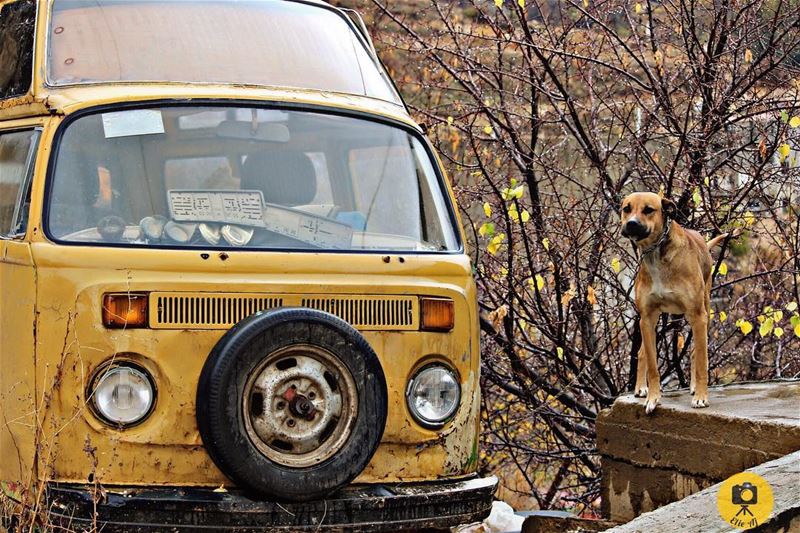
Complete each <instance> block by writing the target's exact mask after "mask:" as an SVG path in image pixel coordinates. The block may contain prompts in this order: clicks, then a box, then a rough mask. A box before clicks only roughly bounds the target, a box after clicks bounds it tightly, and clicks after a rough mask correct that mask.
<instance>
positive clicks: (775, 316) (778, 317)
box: [772, 311, 783, 324]
mask: <svg viewBox="0 0 800 533" xmlns="http://www.w3.org/2000/svg"><path fill="white" fill-rule="evenodd" d="M772 319H773V320H775V323H776V324H777V323H778V322H780V321H781V320H783V311H774V312H773V313H772Z"/></svg>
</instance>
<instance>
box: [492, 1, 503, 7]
mask: <svg viewBox="0 0 800 533" xmlns="http://www.w3.org/2000/svg"><path fill="white" fill-rule="evenodd" d="M494 5H496V6H497V7H503V0H494Z"/></svg>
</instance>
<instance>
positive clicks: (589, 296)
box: [586, 285, 597, 305]
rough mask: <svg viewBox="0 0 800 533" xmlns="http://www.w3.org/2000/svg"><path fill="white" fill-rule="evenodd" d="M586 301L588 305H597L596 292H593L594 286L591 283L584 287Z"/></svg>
mask: <svg viewBox="0 0 800 533" xmlns="http://www.w3.org/2000/svg"><path fill="white" fill-rule="evenodd" d="M586 301H587V302H589V304H590V305H597V294H596V293H595V292H594V287H592V286H591V285H589V288H588V289H586Z"/></svg>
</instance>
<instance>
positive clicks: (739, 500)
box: [731, 481, 758, 505]
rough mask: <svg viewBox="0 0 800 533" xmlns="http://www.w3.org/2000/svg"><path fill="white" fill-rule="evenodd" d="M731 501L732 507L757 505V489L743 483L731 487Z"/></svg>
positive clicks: (747, 483)
mask: <svg viewBox="0 0 800 533" xmlns="http://www.w3.org/2000/svg"><path fill="white" fill-rule="evenodd" d="M731 501H732V502H733V504H734V505H755V504H757V503H758V487H756V486H755V485H753V484H752V483H750V482H749V481H745V482H744V483H742V484H741V485H734V486H733V487H731Z"/></svg>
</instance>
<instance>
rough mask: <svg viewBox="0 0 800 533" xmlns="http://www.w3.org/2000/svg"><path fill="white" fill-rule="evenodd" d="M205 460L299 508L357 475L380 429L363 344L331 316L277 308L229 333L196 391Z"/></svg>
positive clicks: (380, 411)
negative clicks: (305, 502)
mask: <svg viewBox="0 0 800 533" xmlns="http://www.w3.org/2000/svg"><path fill="white" fill-rule="evenodd" d="M196 408H197V424H198V427H199V429H200V436H201V437H202V439H203V444H204V445H205V447H206V450H207V451H208V453H209V455H210V456H211V458H212V460H213V461H214V463H216V465H217V466H218V467H219V468H220V470H222V472H223V473H224V474H225V475H226V476H228V477H229V478H230V479H231V480H233V481H234V482H235V483H236V484H237V485H238V486H240V487H242V488H244V489H249V490H250V491H253V492H255V493H258V494H259V495H261V496H266V497H269V498H275V499H282V500H292V501H306V500H312V499H319V498H322V497H324V496H326V495H328V494H330V493H331V492H333V491H335V490H336V489H338V488H340V487H342V486H343V485H346V484H348V483H350V482H351V481H352V480H353V479H354V478H355V477H356V476H358V475H359V474H360V473H361V472H362V471H363V470H364V468H366V466H367V464H368V463H369V461H370V459H371V458H372V456H373V454H374V453H375V450H376V449H377V448H378V444H379V443H380V440H381V437H382V436H383V430H384V427H385V425H386V412H387V393H386V380H385V378H384V375H383V369H382V368H381V365H380V362H379V361H378V357H377V356H376V355H375V352H374V351H373V350H372V348H371V347H370V345H369V344H368V343H367V341H366V340H365V339H364V337H363V336H362V335H361V334H360V333H359V332H358V331H356V330H355V329H354V328H353V327H352V326H350V325H349V324H348V323H347V322H344V321H343V320H341V319H339V318H337V317H335V316H334V315H331V314H328V313H323V312H321V311H315V310H312V309H304V308H285V309H278V310H274V311H268V312H262V313H257V314H255V315H252V316H250V317H248V318H246V319H245V320H243V321H241V322H240V323H238V324H237V325H235V326H234V327H233V328H231V329H230V330H229V331H228V332H227V333H226V334H225V335H224V336H223V337H222V339H220V341H219V342H218V343H217V345H216V346H215V347H214V349H213V350H212V351H211V354H210V355H209V357H208V360H207V361H206V363H205V366H204V367H203V371H202V373H201V374H200V380H199V383H198V386H197V406H196Z"/></svg>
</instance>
